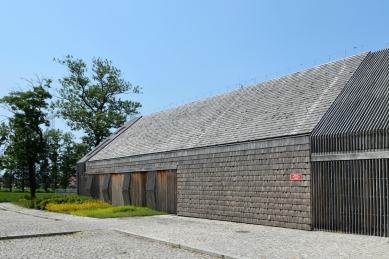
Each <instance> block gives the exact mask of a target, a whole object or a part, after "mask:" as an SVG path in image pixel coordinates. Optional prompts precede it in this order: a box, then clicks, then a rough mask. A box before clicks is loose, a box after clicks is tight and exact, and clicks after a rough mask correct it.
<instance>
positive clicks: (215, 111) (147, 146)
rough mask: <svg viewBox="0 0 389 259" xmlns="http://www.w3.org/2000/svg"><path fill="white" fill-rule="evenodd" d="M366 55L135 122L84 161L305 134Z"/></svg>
mask: <svg viewBox="0 0 389 259" xmlns="http://www.w3.org/2000/svg"><path fill="white" fill-rule="evenodd" d="M367 54H368V53H362V54H359V55H356V56H352V57H349V58H345V59H342V60H338V61H334V62H330V63H327V64H324V65H321V66H316V67H313V68H310V69H307V70H303V71H300V72H297V73H293V74H290V75H287V76H283V77H279V78H276V79H273V80H269V81H266V82H262V83H259V84H256V85H252V86H249V87H245V88H243V89H237V90H235V91H232V92H228V93H225V94H221V95H217V96H214V97H210V98H207V99H203V100H199V101H196V102H192V103H188V104H185V105H182V106H178V107H175V108H172V109H168V110H164V111H160V112H157V113H153V114H150V115H147V116H144V117H141V118H140V119H139V120H137V121H136V122H135V123H133V124H131V126H130V127H127V128H126V129H125V130H124V131H122V132H121V133H120V134H117V135H118V136H116V138H114V139H113V140H110V141H108V142H106V145H105V146H104V147H102V148H98V150H96V151H95V152H92V153H91V154H90V155H89V157H88V159H86V160H90V161H94V160H103V159H112V158H119V157H127V156H136V155H142V154H150V153H159V152H166V151H172V150H182V149H190V148H198V147H204V146H212V145H222V144H229V143H236V142H244V141H250V140H258V139H265V138H273V137H280V136H289V135H297V134H304V133H310V132H311V131H312V130H313V128H314V127H315V126H316V125H317V123H318V122H319V120H320V119H321V118H322V116H323V115H324V114H325V112H326V111H327V110H328V108H329V107H330V106H331V104H332V103H333V102H334V100H335V98H336V97H337V96H338V95H339V93H340V91H341V90H342V89H343V87H344V86H345V84H346V83H347V82H348V80H349V79H350V77H351V76H352V75H353V73H354V72H355V70H356V69H357V68H358V66H359V65H360V64H361V62H362V60H363V59H364V58H365V57H366V55H367ZM84 160H85V159H84Z"/></svg>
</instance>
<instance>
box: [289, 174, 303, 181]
mask: <svg viewBox="0 0 389 259" xmlns="http://www.w3.org/2000/svg"><path fill="white" fill-rule="evenodd" d="M290 180H291V181H302V180H303V175H302V174H290Z"/></svg>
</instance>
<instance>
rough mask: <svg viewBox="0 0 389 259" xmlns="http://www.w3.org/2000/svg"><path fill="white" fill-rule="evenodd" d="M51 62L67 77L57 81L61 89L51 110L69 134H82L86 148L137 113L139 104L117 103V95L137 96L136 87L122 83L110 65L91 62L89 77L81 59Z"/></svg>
mask: <svg viewBox="0 0 389 259" xmlns="http://www.w3.org/2000/svg"><path fill="white" fill-rule="evenodd" d="M54 61H57V62H58V63H59V64H61V65H64V66H65V67H66V68H67V70H68V72H69V73H68V75H66V76H64V77H63V78H62V79H60V80H59V82H60V84H61V85H62V88H60V89H59V90H58V93H59V99H58V100H57V101H55V102H54V103H53V104H52V108H55V109H56V114H57V116H60V117H62V118H64V119H65V120H66V122H67V124H68V126H69V127H70V128H71V129H72V130H84V132H85V133H86V136H84V137H83V142H84V143H86V144H87V145H88V146H89V147H90V148H93V147H96V146H97V145H99V144H100V142H101V141H102V140H104V139H105V138H106V137H107V136H109V135H110V134H111V132H110V130H111V129H112V128H118V127H120V126H122V125H123V124H124V123H125V122H126V121H127V120H128V119H129V118H130V117H132V116H134V115H135V114H138V113H139V112H138V109H139V108H140V107H141V104H140V103H139V102H134V101H128V100H121V99H120V98H119V97H118V95H120V94H128V93H136V94H137V93H140V87H139V86H132V85H131V83H130V82H128V81H126V80H124V79H123V78H122V73H121V71H120V70H119V69H118V68H116V67H114V66H113V65H112V62H111V61H108V60H107V59H105V60H103V59H101V58H94V59H93V60H92V62H93V65H92V69H91V70H92V73H91V75H88V74H87V73H88V68H87V65H86V64H85V62H84V61H83V60H82V59H73V57H72V56H70V55H68V56H66V57H65V58H64V59H63V60H60V59H54Z"/></svg>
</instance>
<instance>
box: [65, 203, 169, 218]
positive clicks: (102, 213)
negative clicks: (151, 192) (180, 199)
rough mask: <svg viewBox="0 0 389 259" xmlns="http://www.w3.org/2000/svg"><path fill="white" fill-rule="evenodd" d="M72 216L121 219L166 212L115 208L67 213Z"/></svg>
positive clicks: (125, 207) (130, 207)
mask: <svg viewBox="0 0 389 259" xmlns="http://www.w3.org/2000/svg"><path fill="white" fill-rule="evenodd" d="M69 213H70V214H72V215H77V216H84V217H92V218H100V219H105V218H122V217H143V216H156V215H166V214H167V213H166V212H161V211H156V210H151V209H149V208H143V207H135V206H117V207H111V208H104V209H93V210H74V211H70V212H69Z"/></svg>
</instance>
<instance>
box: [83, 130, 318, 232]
mask: <svg viewBox="0 0 389 259" xmlns="http://www.w3.org/2000/svg"><path fill="white" fill-rule="evenodd" d="M168 165H176V167H177V190H176V193H177V204H176V205H175V206H176V211H177V214H178V215H181V216H189V217H199V218H208V219H217V220H227V221H235V222H244V223H253V224H262V225H270V226H279V227H287V228H297V229H306V230H311V198H310V194H311V182H310V177H311V171H310V166H311V163H310V139H309V135H303V136H295V137H285V138H278V139H269V140H258V141H252V142H247V143H239V144H233V145H226V146H218V147H205V148H199V149H193V150H183V151H174V152H166V153H159V154H149V155H144V156H137V157H126V158H120V159H115V160H104V161H89V162H87V164H86V172H87V174H88V173H90V174H97V173H99V172H100V173H101V172H107V173H109V172H117V171H120V172H125V171H126V170H128V171H129V172H131V171H132V169H133V168H142V167H143V168H153V167H155V168H158V167H163V166H168ZM158 173H159V174H160V175H161V176H160V177H157V182H156V192H157V193H158V192H164V191H163V189H162V188H161V187H158V185H160V186H168V185H165V184H164V182H165V181H167V182H168V181H169V173H167V174H166V178H165V176H164V175H163V173H160V172H158ZM290 174H302V175H303V180H302V181H290ZM131 176H132V179H131V190H130V194H131V199H132V203H133V204H135V205H137V206H144V205H145V204H147V201H146V195H135V194H139V193H145V191H143V190H145V188H146V181H147V175H146V173H145V172H142V173H131ZM167 191H168V194H167V195H173V194H169V191H172V192H173V193H174V192H175V190H167ZM157 197H160V198H158V199H161V200H159V202H157V204H158V203H159V205H157V206H161V207H162V208H163V207H164V206H165V205H163V204H164V198H162V197H163V195H162V194H159V196H158V195H157ZM166 204H167V205H166V206H167V207H166V210H167V211H173V210H174V208H169V207H168V206H171V205H172V203H166ZM161 207H160V209H161ZM162 210H164V209H162Z"/></svg>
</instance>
